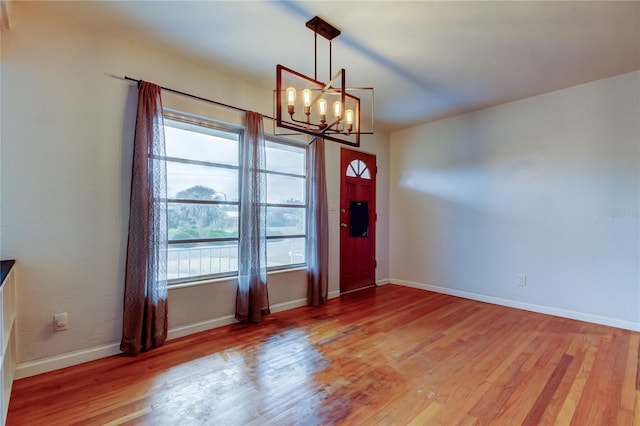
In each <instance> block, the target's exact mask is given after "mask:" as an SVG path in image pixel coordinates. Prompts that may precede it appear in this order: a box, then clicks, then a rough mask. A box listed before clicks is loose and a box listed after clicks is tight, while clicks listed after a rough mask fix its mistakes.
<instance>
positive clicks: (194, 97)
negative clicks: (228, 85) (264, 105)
mask: <svg viewBox="0 0 640 426" xmlns="http://www.w3.org/2000/svg"><path fill="white" fill-rule="evenodd" d="M124 79H125V80H129V81H135V82H136V83H138V84H139V83H140V82H142V81H143V80H140V79H137V78H131V77H127V76H126V75H125V76H124ZM160 88H161V89H162V90H165V91H167V92H171V93H175V94H176V95H182V96H187V97H189V98H193V99H197V100H199V101H203V102H209V103H211V104H215V105H218V106H221V107H225V108H229V109H233V110H236V111H240V112H247V110H246V109H244V108H239V107H237V106H233V105H229V104H224V103H222V102H218V101H214V100H211V99H207V98H203V97H202V96H196V95H192V94H190V93H186V92H181V91H179V90H174V89H170V88H168V87H164V86H160ZM262 116H263V117H264V118H268V119H269V120H275V118H273V117H271V116H269V115H264V114H263V115H262Z"/></svg>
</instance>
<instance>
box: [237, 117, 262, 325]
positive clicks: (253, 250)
mask: <svg viewBox="0 0 640 426" xmlns="http://www.w3.org/2000/svg"><path fill="white" fill-rule="evenodd" d="M265 156H266V154H265V140H264V129H263V123H262V115H261V114H259V113H256V112H252V111H247V112H246V113H245V133H244V141H243V143H242V156H241V162H240V185H241V191H240V215H239V216H240V241H239V242H238V291H237V295H236V319H237V320H238V321H241V322H260V320H261V319H262V316H263V315H266V314H268V313H269V294H268V291H267V235H266V233H267V207H266V202H267V177H266V174H265V168H266V167H265V166H266V159H265Z"/></svg>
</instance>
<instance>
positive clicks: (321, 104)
mask: <svg viewBox="0 0 640 426" xmlns="http://www.w3.org/2000/svg"><path fill="white" fill-rule="evenodd" d="M318 112H319V113H320V115H321V116H325V115H327V101H326V100H325V99H319V100H318Z"/></svg>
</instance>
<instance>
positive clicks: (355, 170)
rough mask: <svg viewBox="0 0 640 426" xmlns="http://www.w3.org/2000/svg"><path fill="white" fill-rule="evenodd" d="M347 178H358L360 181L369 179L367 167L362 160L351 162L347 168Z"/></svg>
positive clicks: (369, 174)
mask: <svg viewBox="0 0 640 426" xmlns="http://www.w3.org/2000/svg"><path fill="white" fill-rule="evenodd" d="M347 176H349V177H358V178H361V179H371V172H370V171H369V167H367V164H366V163H365V162H364V161H362V160H353V161H352V162H351V163H349V166H348V167H347Z"/></svg>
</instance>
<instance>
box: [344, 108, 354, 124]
mask: <svg viewBox="0 0 640 426" xmlns="http://www.w3.org/2000/svg"><path fill="white" fill-rule="evenodd" d="M345 116H346V118H347V125H353V110H352V109H348V110H346V111H345Z"/></svg>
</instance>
